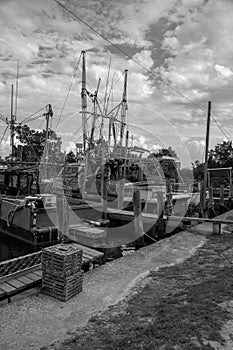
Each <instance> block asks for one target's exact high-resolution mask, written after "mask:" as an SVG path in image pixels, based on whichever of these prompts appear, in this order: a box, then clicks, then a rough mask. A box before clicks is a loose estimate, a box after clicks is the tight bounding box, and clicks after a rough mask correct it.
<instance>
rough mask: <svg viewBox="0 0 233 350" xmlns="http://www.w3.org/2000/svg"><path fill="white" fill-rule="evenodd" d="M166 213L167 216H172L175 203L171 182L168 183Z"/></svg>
mask: <svg viewBox="0 0 233 350" xmlns="http://www.w3.org/2000/svg"><path fill="white" fill-rule="evenodd" d="M166 200H167V201H166V212H167V215H172V210H173V202H172V191H171V182H170V180H167V181H166Z"/></svg>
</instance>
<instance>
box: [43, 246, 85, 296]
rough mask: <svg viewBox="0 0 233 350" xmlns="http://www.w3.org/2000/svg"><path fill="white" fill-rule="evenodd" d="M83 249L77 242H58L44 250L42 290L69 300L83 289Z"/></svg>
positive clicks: (47, 293)
mask: <svg viewBox="0 0 233 350" xmlns="http://www.w3.org/2000/svg"><path fill="white" fill-rule="evenodd" d="M82 255H83V251H82V250H81V249H80V248H78V247H77V245H76V244H75V243H71V244H57V245H55V246H52V247H48V248H44V249H43V251H42V272H43V274H42V292H43V293H44V294H46V295H49V296H52V297H54V298H57V299H59V300H62V301H67V300H68V299H70V298H72V297H73V296H74V295H76V294H78V293H80V292H81V291H82V284H83V271H82V270H81V266H82Z"/></svg>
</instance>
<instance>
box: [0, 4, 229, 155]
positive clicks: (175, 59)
mask: <svg viewBox="0 0 233 350" xmlns="http://www.w3.org/2000/svg"><path fill="white" fill-rule="evenodd" d="M62 3H63V4H64V5H65V6H67V7H68V8H70V9H71V10H72V11H74V13H76V14H77V15H78V16H79V17H80V18H81V19H82V20H84V21H85V22H86V23H88V24H89V25H90V26H91V27H93V28H94V29H95V30H97V31H98V32H99V33H100V34H101V35H103V36H104V37H105V38H106V39H107V40H110V41H112V42H113V43H114V44H115V45H120V47H121V48H122V49H123V51H125V52H126V54H128V55H129V56H133V59H134V61H133V60H130V58H129V57H128V56H127V55H124V53H123V52H121V51H119V50H117V49H116V47H115V48H114V50H113V48H112V47H111V46H110V44H109V42H106V41H105V40H104V39H103V38H102V37H101V36H98V35H97V34H95V33H94V32H93V31H92V30H91V29H90V28H88V27H87V26H85V25H84V24H82V23H81V22H80V21H78V20H76V19H75V18H74V17H73V16H71V15H70V14H69V13H68V12H66V11H65V10H64V9H62V8H61V7H59V6H58V5H57V4H56V3H55V2H48V1H46V0H42V1H40V2H38V1H36V0H32V1H30V2H29V1H27V0H20V1H18V2H16V1H12V0H10V1H1V2H0V23H1V24H0V29H1V39H0V63H1V72H0V90H1V94H0V106H1V110H0V112H1V113H3V114H4V115H7V116H8V115H9V105H10V101H9V99H10V90H11V84H12V83H14V82H15V76H16V61H17V59H19V61H20V80H19V87H20V89H19V100H18V114H19V118H20V117H23V116H26V115H29V114H30V113H33V112H34V111H35V110H36V109H38V108H40V107H41V106H43V105H46V104H47V103H51V104H52V105H53V108H54V111H55V113H54V125H56V120H58V118H60V112H61V110H62V106H63V103H64V100H65V98H66V95H67V92H68V89H69V87H70V84H71V80H72V76H73V73H74V66H75V63H77V61H78V58H79V55H80V52H81V50H87V52H88V53H87V77H88V89H89V90H90V91H91V92H94V91H95V89H96V86H97V81H98V79H99V78H101V85H100V90H99V97H100V99H101V100H102V101H103V99H104V95H105V87H106V81H107V76H108V65H109V57H110V55H111V56H112V64H111V73H110V82H111V81H112V79H113V75H114V82H115V83H116V82H117V81H118V79H119V81H118V82H117V84H116V85H115V86H114V93H113V95H112V96H111V103H113V104H116V103H117V102H119V101H120V100H121V98H122V89H123V78H122V73H123V71H124V69H128V70H129V73H128V102H129V114H130V120H131V121H133V123H135V124H138V125H143V127H147V128H148V129H149V130H150V132H151V133H152V134H154V135H157V136H158V137H161V135H163V136H162V139H163V142H164V144H167V145H168V146H172V147H173V148H176V147H178V146H177V141H176V140H175V138H174V139H173V135H172V133H173V131H172V130H171V126H168V125H166V123H164V120H162V119H161V118H160V119H159V118H158V115H159V114H161V115H163V116H164V118H165V119H167V120H169V121H170V122H171V124H172V125H173V126H174V127H177V128H178V130H179V133H180V135H181V137H188V138H190V137H200V136H201V137H203V136H204V134H205V128H204V127H203V126H204V124H205V120H206V113H205V112H206V107H207V101H208V100H212V101H213V110H214V113H215V114H217V117H218V116H220V118H221V121H222V123H223V124H224V122H225V121H226V122H231V111H232V107H233V106H232V102H231V101H232V88H233V83H232V72H233V43H232V31H233V22H232V15H233V3H232V2H231V1H227V0H212V1H211V2H210V1H206V0H180V1H177V0H166V1H164V0H143V1H141V2H132V1H130V0H126V1H123V0H120V1H118V2H116V1H113V0H110V1H104V0H102V1H98V0H80V1H77V0H70V1H68V0H62ZM77 4H78V7H77ZM135 60H136V61H137V62H138V63H139V64H137V63H135ZM150 70H152V71H153V72H152V73H150ZM114 72H115V73H114ZM156 77H157V78H156ZM162 81H164V82H165V84H163V83H162ZM80 83H81V73H80V70H78V71H77V75H76V79H75V80H74V82H73V85H72V88H71V90H70V93H69V98H68V100H67V103H66V106H65V109H64V111H63V115H62V116H61V123H60V125H59V128H60V129H59V131H61V132H64V133H69V132H72V131H73V130H72V129H74V126H73V125H75V129H76V130H78V128H80V126H81V116H80V113H79V111H80ZM169 86H171V87H172V89H171V88H169ZM176 91H178V92H180V93H181V95H185V96H186V99H185V98H183V97H182V96H181V95H180V94H179V93H177V92H176ZM190 101H192V103H190ZM145 105H146V106H147V107H148V109H145V107H144V106H145ZM139 106H140V107H139ZM88 108H92V105H91V102H89V107H88ZM217 119H218V118H217ZM216 130H218V129H216ZM218 132H219V130H218ZM64 137H65V136H64ZM138 141H139V140H138ZM141 143H142V144H143V145H147V146H148V147H150V148H151V147H155V149H156V146H157V145H158V144H159V142H157V141H156V140H153V138H150V137H146V138H145V140H144V141H143V140H142V139H141ZM153 145H154V146H153ZM187 147H189V149H190V152H191V154H192V156H193V157H194V156H195V152H196V154H197V155H199V153H200V149H201V147H202V144H201V141H200V140H199V139H196V140H192V142H191V141H190V142H188V143H187ZM180 150H182V146H180Z"/></svg>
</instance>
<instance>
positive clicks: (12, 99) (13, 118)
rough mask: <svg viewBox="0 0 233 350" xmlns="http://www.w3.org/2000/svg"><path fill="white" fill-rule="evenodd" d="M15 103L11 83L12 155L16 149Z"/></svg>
mask: <svg viewBox="0 0 233 350" xmlns="http://www.w3.org/2000/svg"><path fill="white" fill-rule="evenodd" d="M13 105H14V86H13V84H12V85H11V119H10V147H11V155H12V156H13V151H14V135H15V132H14V131H15V125H14V124H15V117H14V114H13Z"/></svg>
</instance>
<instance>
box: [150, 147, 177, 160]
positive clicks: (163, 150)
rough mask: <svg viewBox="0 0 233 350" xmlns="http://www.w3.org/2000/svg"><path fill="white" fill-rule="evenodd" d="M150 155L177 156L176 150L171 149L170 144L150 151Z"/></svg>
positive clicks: (159, 156) (158, 156) (160, 156)
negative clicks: (152, 151)
mask: <svg viewBox="0 0 233 350" xmlns="http://www.w3.org/2000/svg"><path fill="white" fill-rule="evenodd" d="M151 155H153V156H154V157H156V158H162V157H172V158H178V156H177V154H176V152H175V151H174V150H173V149H172V147H171V146H169V147H168V148H161V149H160V150H158V151H157V152H154V153H152V154H151ZM151 155H150V156H151ZM150 156H149V157H150Z"/></svg>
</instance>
